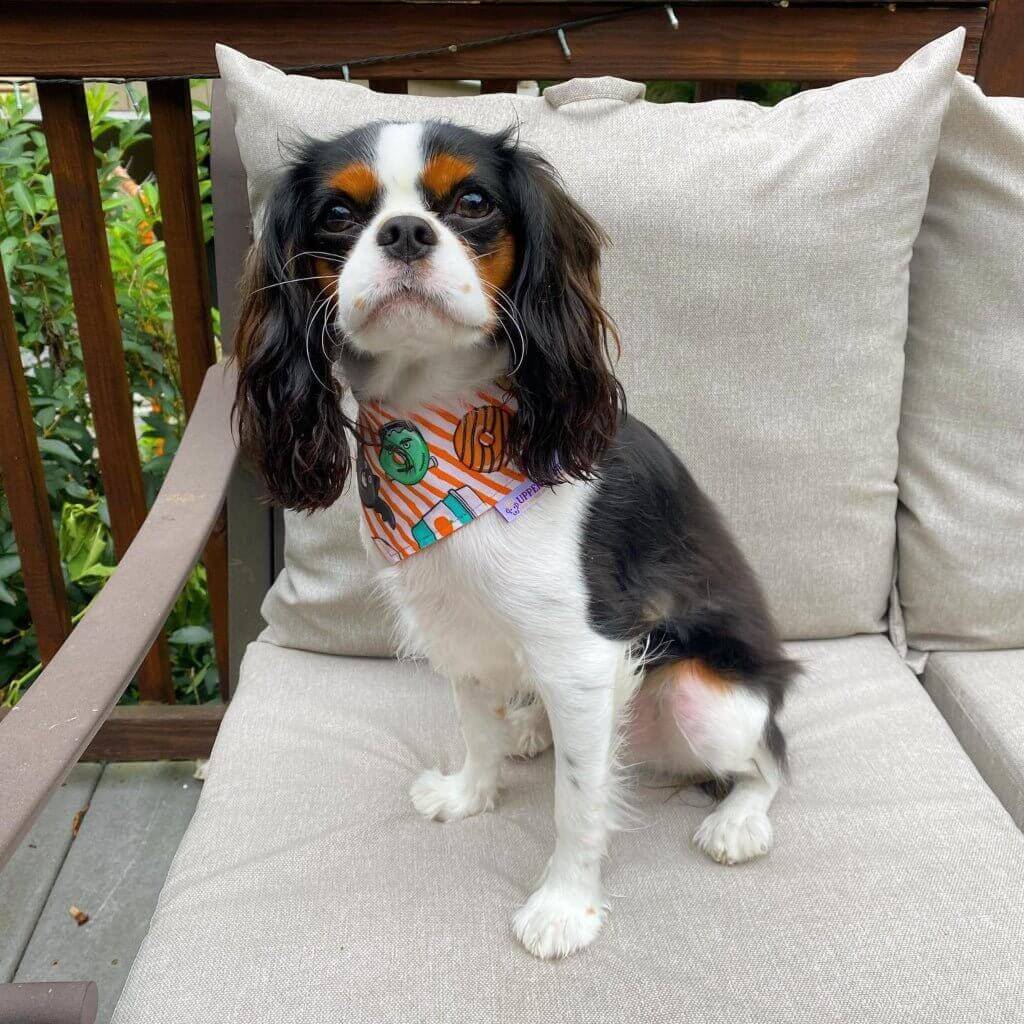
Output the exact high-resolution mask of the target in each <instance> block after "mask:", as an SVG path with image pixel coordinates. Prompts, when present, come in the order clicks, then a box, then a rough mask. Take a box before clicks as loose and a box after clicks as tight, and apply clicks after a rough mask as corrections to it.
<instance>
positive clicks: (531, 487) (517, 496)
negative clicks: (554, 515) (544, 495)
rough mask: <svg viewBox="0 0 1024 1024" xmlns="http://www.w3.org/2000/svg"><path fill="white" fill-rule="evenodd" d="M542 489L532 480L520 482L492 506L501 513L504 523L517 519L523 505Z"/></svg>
mask: <svg viewBox="0 0 1024 1024" xmlns="http://www.w3.org/2000/svg"><path fill="white" fill-rule="evenodd" d="M542 490H543V488H542V487H541V485H540V484H535V483H534V482H533V481H532V480H527V481H526V482H525V483H521V484H520V485H519V486H518V487H517V488H516V489H515V490H514V491H513V492H512V493H511V494H510V495H509V496H508V497H507V498H502V499H501V501H499V502H498V504H497V505H495V506H494V507H495V508H496V509H497V510H498V511H499V512H500V513H501V517H502V519H504V520H505V522H506V523H511V522H512V520H513V519H518V518H519V515H520V513H521V512H522V511H523V506H525V505H526V504H527V503H528V502H530V501H532V500H533V499H534V498H535V497H536V496H537V495H538V494H540V492H541V491H542Z"/></svg>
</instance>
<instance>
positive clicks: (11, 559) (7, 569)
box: [0, 555, 21, 580]
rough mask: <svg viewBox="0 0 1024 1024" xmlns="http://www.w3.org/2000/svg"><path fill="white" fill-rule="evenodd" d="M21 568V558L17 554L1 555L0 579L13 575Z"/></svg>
mask: <svg viewBox="0 0 1024 1024" xmlns="http://www.w3.org/2000/svg"><path fill="white" fill-rule="evenodd" d="M20 568H21V559H20V558H19V557H18V556H17V555H0V580H5V579H7V577H8V576H13V575H14V574H15V573H16V572H17V571H18V570H19V569H20Z"/></svg>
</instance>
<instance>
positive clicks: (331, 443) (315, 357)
mask: <svg viewBox="0 0 1024 1024" xmlns="http://www.w3.org/2000/svg"><path fill="white" fill-rule="evenodd" d="M303 238H304V234H303V196H302V182H301V180H299V179H298V177H297V176H296V175H295V174H292V175H289V176H288V177H287V178H286V179H285V180H283V181H282V183H281V184H280V185H279V186H278V188H277V189H276V190H275V192H274V194H273V195H272V196H271V198H270V199H269V200H268V203H267V207H266V211H265V217H264V221H263V230H262V231H261V232H260V235H259V238H258V239H257V240H256V242H255V243H254V244H253V247H252V249H251V250H250V252H249V256H248V261H247V265H246V273H245V277H244V279H243V283H242V296H243V298H242V309H241V312H240V314H239V319H238V327H237V330H236V332H235V357H236V359H237V361H238V393H237V395H236V398H235V415H236V418H237V424H238V433H239V441H240V443H241V447H242V450H243V451H244V452H245V453H246V454H247V455H248V456H249V457H250V458H251V459H252V460H253V462H255V464H256V465H257V467H258V468H259V470H260V472H261V473H262V475H263V478H264V480H265V482H266V486H267V491H268V493H269V495H270V498H271V500H272V501H273V502H274V503H275V504H279V505H283V506H284V507H285V508H291V509H301V510H305V511H307V512H312V511H314V510H315V509H320V508H326V507H327V506H329V505H331V504H333V503H334V502H335V501H336V500H337V498H338V497H339V495H340V494H341V492H342V489H343V488H344V486H345V480H346V477H347V476H348V470H349V462H350V458H351V457H350V454H349V446H348V438H347V436H346V431H347V430H348V429H350V427H351V424H349V423H348V421H347V419H346V417H345V416H344V415H343V413H342V411H341V388H340V387H339V385H338V383H337V382H336V381H335V379H334V375H333V373H332V372H331V371H332V365H333V361H334V344H335V343H334V339H333V334H332V332H331V331H330V330H329V329H325V323H324V319H323V318H324V317H326V316H327V315H328V311H329V308H330V307H331V303H329V302H321V301H317V300H318V299H319V298H322V297H323V295H324V294H325V293H323V292H322V291H321V288H322V285H321V284H320V283H319V282H318V281H317V280H314V281H313V282H312V284H311V283H310V281H309V280H303V278H307V279H308V278H310V277H311V276H313V277H315V268H314V267H313V265H312V263H311V262H310V261H309V259H308V258H307V257H306V256H305V255H303V254H302V248H301V242H302V240H303Z"/></svg>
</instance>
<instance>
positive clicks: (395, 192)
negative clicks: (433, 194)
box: [374, 124, 426, 210]
mask: <svg viewBox="0 0 1024 1024" xmlns="http://www.w3.org/2000/svg"><path fill="white" fill-rule="evenodd" d="M374 163H375V166H374V170H375V171H376V172H377V178H378V179H379V181H380V184H381V189H382V190H383V193H384V202H383V204H382V208H383V209H388V208H391V209H394V208H396V207H401V208H403V209H412V210H423V209H426V207H425V206H424V205H423V198H422V196H421V195H420V192H419V188H418V187H417V185H418V183H419V180H420V175H421V174H422V173H423V125H422V124H387V125H385V126H384V127H383V128H382V129H381V130H380V135H379V136H378V137H377V155H376V159H375V161H374Z"/></svg>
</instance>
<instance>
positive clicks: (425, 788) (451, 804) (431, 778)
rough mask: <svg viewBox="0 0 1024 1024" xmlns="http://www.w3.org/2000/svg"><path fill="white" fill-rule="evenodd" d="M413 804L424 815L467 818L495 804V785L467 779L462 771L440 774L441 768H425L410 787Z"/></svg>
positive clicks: (449, 819)
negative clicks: (437, 769)
mask: <svg viewBox="0 0 1024 1024" xmlns="http://www.w3.org/2000/svg"><path fill="white" fill-rule="evenodd" d="M409 796H410V797H411V798H412V805H413V807H415V808H416V810H417V811H419V813H420V814H422V815H423V817H424V818H431V819H432V820H434V821H458V820H459V819H460V818H469V817H472V816H473V815H474V814H479V813H480V812H481V811H489V810H491V809H492V808H493V807H494V801H495V798H496V797H497V789H496V788H494V787H486V786H481V785H479V784H478V783H473V782H471V781H469V780H467V779H466V778H465V777H464V776H463V775H462V773H461V772H456V773H455V774H454V775H442V774H441V772H438V771H434V770H433V769H431V770H430V771H426V772H424V773H423V774H422V775H421V776H420V777H419V778H418V779H417V780H416V781H415V782H414V783H413V784H412V786H410V787H409Z"/></svg>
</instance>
